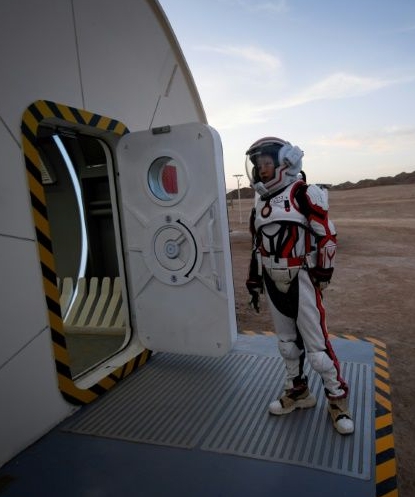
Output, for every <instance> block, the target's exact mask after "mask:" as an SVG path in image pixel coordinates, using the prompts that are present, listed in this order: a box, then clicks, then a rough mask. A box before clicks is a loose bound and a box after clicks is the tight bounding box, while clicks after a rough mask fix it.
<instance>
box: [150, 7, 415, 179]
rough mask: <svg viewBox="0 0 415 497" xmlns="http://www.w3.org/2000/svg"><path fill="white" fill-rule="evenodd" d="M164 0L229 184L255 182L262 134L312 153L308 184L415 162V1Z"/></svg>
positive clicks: (393, 170) (396, 169)
mask: <svg viewBox="0 0 415 497" xmlns="http://www.w3.org/2000/svg"><path fill="white" fill-rule="evenodd" d="M159 2H160V5H161V6H162V8H163V10H164V12H165V13H166V15H167V17H168V19H169V22H170V24H171V26H172V28H173V31H174V33H175V35H176V37H177V39H178V42H179V44H180V47H181V49H182V51H183V54H184V56H185V59H186V61H187V64H188V66H189V68H190V71H191V73H192V75H193V78H194V80H195V83H196V86H197V89H198V91H199V95H200V98H201V101H202V104H203V107H204V109H205V112H206V116H207V120H208V123H209V124H210V125H211V126H212V127H214V128H215V129H216V130H217V131H218V132H219V134H220V137H221V140H222V146H223V155H224V167H225V181H226V186H227V188H228V189H234V188H237V186H238V180H239V186H240V187H244V186H248V185H249V181H248V178H247V177H246V174H245V153H246V151H247V149H248V148H249V146H250V145H251V144H252V143H253V142H254V141H256V140H257V139H259V138H262V137H264V136H276V137H279V138H282V139H284V140H287V141H289V142H290V143H291V144H292V145H298V146H299V147H300V148H301V149H302V150H303V151H304V158H303V169H304V171H305V172H306V174H307V180H308V182H309V183H327V184H339V183H343V182H345V181H352V182H357V181H359V180H361V179H368V178H372V179H376V178H378V177H381V176H395V175H396V174H399V173H401V172H412V171H415V1H414V0H349V1H344V0H342V1H341V0H315V1H311V0H268V1H266V0H197V1H195V0H159ZM241 174H242V175H243V176H241V177H239V178H237V177H236V176H235V175H241Z"/></svg>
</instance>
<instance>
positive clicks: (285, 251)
mask: <svg viewBox="0 0 415 497" xmlns="http://www.w3.org/2000/svg"><path fill="white" fill-rule="evenodd" d="M298 240H299V234H298V226H295V225H292V226H290V227H289V235H288V236H287V239H286V243H285V244H284V245H283V247H282V250H281V257H285V258H288V257H294V255H295V254H294V248H295V246H296V244H297V242H298Z"/></svg>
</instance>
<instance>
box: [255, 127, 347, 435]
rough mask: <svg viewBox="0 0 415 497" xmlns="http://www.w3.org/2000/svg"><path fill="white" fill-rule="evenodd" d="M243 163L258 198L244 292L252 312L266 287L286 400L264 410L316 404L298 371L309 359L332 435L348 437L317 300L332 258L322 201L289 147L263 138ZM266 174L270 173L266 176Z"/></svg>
mask: <svg viewBox="0 0 415 497" xmlns="http://www.w3.org/2000/svg"><path fill="white" fill-rule="evenodd" d="M246 155H247V160H246V170H247V174H248V177H249V179H250V181H251V186H252V187H253V188H254V189H255V191H256V192H257V193H258V195H257V202H256V206H255V209H253V211H252V216H251V221H250V225H251V232H252V235H253V243H254V248H253V257H252V260H251V266H250V272H249V276H248V280H247V288H248V290H249V291H250V293H251V295H252V297H253V303H254V305H255V306H256V308H257V310H258V307H257V303H258V295H259V293H258V292H260V291H261V288H262V282H263V283H265V287H266V293H267V297H268V301H269V304H270V310H271V315H272V318H273V321H274V327H275V331H276V333H277V335H278V347H279V351H280V353H281V356H282V357H283V359H284V361H285V365H286V383H285V392H284V394H283V395H282V396H281V398H280V399H278V400H276V401H274V402H272V403H271V404H270V406H269V410H270V412H271V413H272V414H277V415H279V414H287V413H289V412H292V411H293V410H294V409H296V408H307V407H313V406H314V405H315V404H316V399H315V397H314V396H313V395H312V394H311V393H310V391H309V389H308V384H307V377H306V376H305V375H304V371H303V366H304V359H305V354H306V353H307V358H308V361H309V363H310V365H311V367H312V368H313V369H314V370H315V371H316V372H317V373H318V374H319V375H320V376H321V378H322V381H323V384H324V390H325V394H326V397H327V399H328V409H329V412H330V414H331V416H332V420H333V424H334V426H335V428H336V429H337V430H338V431H339V432H340V433H342V434H349V433H352V432H353V431H354V425H353V421H352V419H351V416H350V413H349V411H348V407H347V397H348V386H347V384H346V382H345V381H344V380H343V378H342V377H341V374H340V367H339V362H338V360H337V357H336V355H335V353H334V351H333V348H332V346H331V343H330V340H329V336H328V331H327V328H326V319H325V310H324V306H323V301H322V293H321V292H322V290H323V289H324V288H325V287H326V286H327V285H328V284H329V282H330V279H331V276H332V273H333V268H334V259H335V254H336V232H335V228H334V225H333V223H332V222H331V221H330V220H329V217H328V202H327V196H326V195H324V192H322V190H321V189H320V188H319V187H318V186H316V185H307V184H306V183H305V182H304V181H303V180H301V179H298V178H299V173H300V171H301V169H302V157H303V152H302V151H301V150H300V149H299V148H298V147H296V146H292V145H291V144H290V143H289V142H286V141H284V140H281V139H279V138H275V137H266V138H262V139H260V140H258V141H256V142H255V143H254V144H253V145H252V146H251V147H250V148H249V150H248V151H247V153H246ZM267 161H268V166H266V165H265V166H264V167H262V165H261V164H262V163H264V164H266V162H267ZM270 161H271V163H270ZM270 164H271V166H270ZM266 167H269V168H270V170H271V172H270V173H266V171H265V172H264V169H265V168H266ZM267 174H268V175H267Z"/></svg>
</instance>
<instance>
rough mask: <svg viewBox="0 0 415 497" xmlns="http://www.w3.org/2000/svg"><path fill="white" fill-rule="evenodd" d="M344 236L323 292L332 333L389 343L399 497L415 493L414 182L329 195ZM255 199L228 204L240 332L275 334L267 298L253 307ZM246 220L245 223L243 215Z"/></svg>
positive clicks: (339, 234)
mask: <svg viewBox="0 0 415 497" xmlns="http://www.w3.org/2000/svg"><path fill="white" fill-rule="evenodd" d="M329 199H330V217H331V219H332V220H333V222H334V223H335V225H336V228H337V233H338V252H337V256H336V269H335V273H334V277H333V280H332V283H331V284H330V286H329V287H328V288H327V290H325V300H324V301H325V305H326V310H327V316H328V326H329V331H330V333H332V334H334V335H338V336H341V335H345V334H347V335H353V336H354V337H356V338H369V337H370V338H376V339H379V340H381V341H382V342H384V343H385V344H386V347H387V354H388V360H389V373H390V385H391V396H392V406H393V407H392V409H393V411H392V413H393V429H394V440H395V455H396V462H397V466H398V489H399V496H400V497H413V496H414V495H415V410H414V407H415V184H412V185H404V186H398V185H396V186H395V185H394V186H377V187H372V188H364V189H355V190H346V191H334V190H331V191H330V192H329ZM251 207H252V200H241V203H240V204H239V202H238V200H235V201H234V202H233V206H232V207H229V209H228V215H229V224H230V230H231V251H232V265H233V273H234V287H235V300H236V314H237V323H238V331H247V330H249V331H254V332H264V331H272V330H273V327H272V322H271V319H270V315H269V311H268V309H267V305H266V300H265V298H264V297H262V299H261V304H262V309H261V313H260V314H257V313H256V312H255V311H254V310H253V309H251V308H250V307H249V295H248V293H247V291H246V289H245V278H246V274H247V268H248V263H249V256H250V246H251V243H250V235H249V232H248V223H247V219H248V217H249V212H250V209H251ZM241 217H242V223H241V222H240V218H241Z"/></svg>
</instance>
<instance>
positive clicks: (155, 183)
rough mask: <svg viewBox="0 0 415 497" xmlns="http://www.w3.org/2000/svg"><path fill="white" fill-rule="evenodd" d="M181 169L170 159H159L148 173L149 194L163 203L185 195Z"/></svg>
mask: <svg viewBox="0 0 415 497" xmlns="http://www.w3.org/2000/svg"><path fill="white" fill-rule="evenodd" d="M184 185H185V178H184V172H183V168H182V167H181V166H180V165H179V164H178V163H177V161H176V160H175V159H172V158H171V157H159V158H157V159H156V160H155V161H153V163H152V164H151V166H150V169H149V171H148V186H149V188H150V191H151V193H152V194H153V195H154V196H155V197H156V198H157V199H158V200H162V201H164V202H172V201H173V203H174V201H177V200H179V199H180V198H181V197H182V196H183V195H184V193H185V190H186V189H185V187H184Z"/></svg>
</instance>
